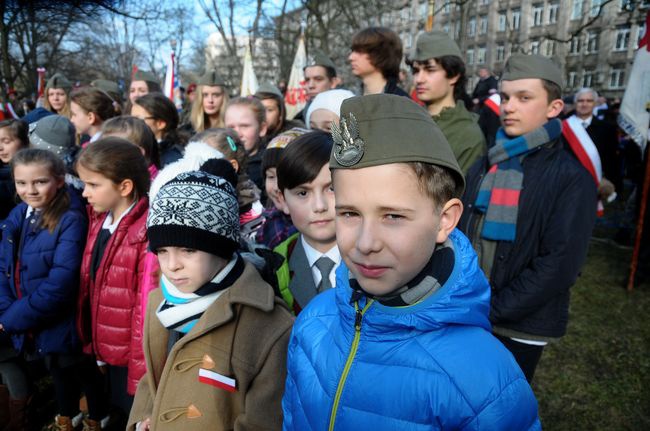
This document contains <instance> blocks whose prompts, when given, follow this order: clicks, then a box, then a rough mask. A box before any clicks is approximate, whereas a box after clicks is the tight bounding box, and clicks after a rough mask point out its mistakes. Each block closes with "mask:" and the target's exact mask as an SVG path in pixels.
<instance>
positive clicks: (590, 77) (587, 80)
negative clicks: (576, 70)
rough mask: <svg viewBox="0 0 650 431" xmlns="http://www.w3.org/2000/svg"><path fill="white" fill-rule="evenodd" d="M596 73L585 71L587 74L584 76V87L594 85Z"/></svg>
mask: <svg viewBox="0 0 650 431" xmlns="http://www.w3.org/2000/svg"><path fill="white" fill-rule="evenodd" d="M594 75H595V73H594V71H592V70H589V71H587V70H585V74H584V75H582V86H583V87H591V86H592V85H593V83H594Z"/></svg>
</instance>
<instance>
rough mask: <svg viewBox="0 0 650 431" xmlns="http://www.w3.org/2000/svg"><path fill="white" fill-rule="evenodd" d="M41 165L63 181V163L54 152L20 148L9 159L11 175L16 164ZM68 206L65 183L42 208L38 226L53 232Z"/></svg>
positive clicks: (68, 197)
mask: <svg viewBox="0 0 650 431" xmlns="http://www.w3.org/2000/svg"><path fill="white" fill-rule="evenodd" d="M31 164H36V165H42V166H45V168H46V169H47V171H48V173H49V174H50V175H51V176H52V177H54V178H55V179H57V180H58V181H65V165H64V164H63V160H61V159H60V158H59V157H58V156H57V155H56V154H54V153H53V152H51V151H48V150H41V149H39V148H26V149H24V150H20V151H18V152H17V153H16V155H14V157H13V158H12V159H11V173H12V175H13V173H14V169H15V168H16V166H18V165H31ZM69 208H70V195H69V194H68V188H67V187H66V186H65V183H64V185H63V186H62V187H60V188H59V189H58V190H57V191H56V194H55V195H54V198H53V199H52V200H51V201H50V203H49V204H48V205H47V207H46V208H44V209H43V214H42V215H41V219H40V222H39V223H40V226H42V227H44V228H45V229H47V230H48V231H50V233H52V232H54V229H56V226H57V225H58V224H59V220H61V217H62V216H63V214H64V213H65V212H66V211H67V210H68V209H69Z"/></svg>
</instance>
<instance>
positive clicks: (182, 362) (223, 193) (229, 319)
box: [127, 166, 292, 431]
mask: <svg viewBox="0 0 650 431" xmlns="http://www.w3.org/2000/svg"><path fill="white" fill-rule="evenodd" d="M228 168H230V166H228ZM229 170H230V172H229V173H228V174H227V175H226V176H227V177H229V178H234V179H236V178H237V174H236V173H235V172H234V169H229ZM147 236H148V238H149V246H150V247H151V249H152V250H153V251H154V252H155V253H156V255H157V256H158V262H159V263H160V270H161V272H162V274H161V276H160V289H154V290H152V291H151V293H150V294H149V300H148V304H147V313H146V320H145V324H144V330H145V336H144V356H145V360H146V363H147V373H146V374H145V376H144V377H143V378H142V379H141V380H140V383H139V384H138V390H137V392H136V395H135V401H134V403H133V408H132V409H131V414H130V418H129V422H128V427H127V430H129V431H133V430H137V431H146V430H162V429H164V430H168V431H175V430H183V431H188V430H208V429H219V430H225V429H228V430H232V429H256V430H257V429H259V430H261V429H268V430H274V429H278V428H279V427H280V424H281V422H282V415H281V413H280V402H279V397H280V394H281V393H282V379H284V376H285V363H286V349H287V339H288V337H289V332H290V331H291V324H292V318H291V314H290V313H289V310H287V309H286V307H285V305H284V303H282V301H280V300H279V299H277V298H276V297H275V295H274V293H273V288H272V287H271V286H269V285H268V284H266V283H265V282H264V281H263V280H262V278H261V277H260V275H259V274H258V272H257V270H256V269H255V267H253V266H252V265H251V264H250V263H247V262H246V261H245V260H244V259H243V258H242V256H241V255H240V254H239V253H238V252H237V249H238V247H239V240H240V235H239V205H238V204H237V193H236V191H235V187H234V186H233V184H232V183H230V182H228V181H227V180H225V179H224V178H222V177H218V176H215V175H212V174H210V173H207V172H203V171H191V172H185V173H181V174H179V175H178V176H176V177H175V178H173V179H172V180H171V181H169V182H168V183H167V184H165V185H164V186H162V188H161V189H160V191H158V193H157V194H156V195H155V196H152V200H151V208H150V210H149V216H148V219H147ZM137 301H138V303H139V299H138V300H137Z"/></svg>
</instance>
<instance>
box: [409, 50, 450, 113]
mask: <svg viewBox="0 0 650 431" xmlns="http://www.w3.org/2000/svg"><path fill="white" fill-rule="evenodd" d="M458 78H459V76H454V77H452V78H448V77H447V72H446V71H445V69H443V67H442V66H441V65H440V64H438V62H437V61H436V60H435V59H430V60H428V61H426V62H419V61H415V62H413V81H414V83H415V90H416V91H417V95H418V99H420V100H421V101H423V102H424V103H426V104H434V103H437V102H441V101H443V100H445V99H449V98H450V97H451V98H452V100H453V94H454V85H455V84H456V81H458Z"/></svg>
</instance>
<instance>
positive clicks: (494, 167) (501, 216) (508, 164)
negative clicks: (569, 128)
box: [475, 119, 562, 241]
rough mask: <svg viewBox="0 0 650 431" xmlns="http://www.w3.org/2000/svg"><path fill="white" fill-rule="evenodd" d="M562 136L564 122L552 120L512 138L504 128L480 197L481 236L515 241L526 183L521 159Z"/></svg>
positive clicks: (489, 155) (478, 206) (500, 131)
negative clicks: (482, 216) (483, 214)
mask: <svg viewBox="0 0 650 431" xmlns="http://www.w3.org/2000/svg"><path fill="white" fill-rule="evenodd" d="M561 134H562V122H561V121H560V120H558V119H552V120H549V121H548V122H547V123H546V124H544V125H543V126H542V127H540V128H538V129H535V130H533V131H532V132H529V133H526V134H525V135H521V136H517V137H515V138H512V139H510V138H509V137H508V136H507V135H506V133H505V132H504V130H503V128H500V129H499V130H498V131H497V136H496V144H495V145H494V147H492V148H490V150H489V151H488V160H489V162H490V169H489V170H488V173H487V174H486V175H485V178H483V181H482V182H481V186H480V189H479V192H478V196H477V197H476V202H475V205H476V208H477V209H478V210H479V211H480V212H482V213H485V220H484V222H483V230H482V231H481V237H482V238H485V239H489V240H493V241H514V240H515V235H516V232H517V215H518V214H519V196H520V194H521V189H522V185H523V182H524V172H523V169H522V166H521V160H523V158H524V156H526V155H527V154H530V153H532V152H533V151H536V150H537V149H538V148H540V147H541V146H542V145H544V144H546V143H547V142H550V141H552V140H554V139H557V138H559V137H560V135H561Z"/></svg>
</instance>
